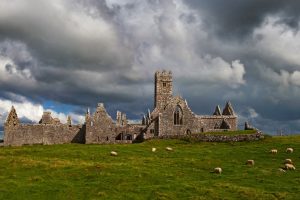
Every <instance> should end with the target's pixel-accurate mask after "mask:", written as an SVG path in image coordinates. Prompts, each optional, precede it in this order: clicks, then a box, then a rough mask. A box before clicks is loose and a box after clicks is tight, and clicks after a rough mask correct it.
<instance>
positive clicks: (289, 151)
mask: <svg viewBox="0 0 300 200" xmlns="http://www.w3.org/2000/svg"><path fill="white" fill-rule="evenodd" d="M286 152H287V153H293V152H294V149H293V148H286Z"/></svg>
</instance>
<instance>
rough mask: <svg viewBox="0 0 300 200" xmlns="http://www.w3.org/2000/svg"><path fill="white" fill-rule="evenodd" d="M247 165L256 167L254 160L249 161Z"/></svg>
mask: <svg viewBox="0 0 300 200" xmlns="http://www.w3.org/2000/svg"><path fill="white" fill-rule="evenodd" d="M246 165H251V166H253V165H254V160H247V162H246Z"/></svg>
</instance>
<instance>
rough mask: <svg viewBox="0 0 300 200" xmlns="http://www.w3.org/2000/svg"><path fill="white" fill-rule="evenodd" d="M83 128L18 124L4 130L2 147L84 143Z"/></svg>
mask: <svg viewBox="0 0 300 200" xmlns="http://www.w3.org/2000/svg"><path fill="white" fill-rule="evenodd" d="M84 128H85V127H84V126H82V125H74V126H68V125H65V124H60V125H52V124H35V125H31V124H20V125H17V126H15V127H9V128H6V129H5V131H4V146H22V145H32V144H44V145H51V144H64V143H85V134H84V133H85V130H84Z"/></svg>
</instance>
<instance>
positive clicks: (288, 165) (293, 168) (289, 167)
mask: <svg viewBox="0 0 300 200" xmlns="http://www.w3.org/2000/svg"><path fill="white" fill-rule="evenodd" d="M284 169H285V170H295V169H296V167H295V166H294V165H292V164H288V163H287V164H285V165H284Z"/></svg>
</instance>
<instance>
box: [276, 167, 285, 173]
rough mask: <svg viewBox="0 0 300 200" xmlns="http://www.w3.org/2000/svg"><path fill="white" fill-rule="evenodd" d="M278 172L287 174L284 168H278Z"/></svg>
mask: <svg viewBox="0 0 300 200" xmlns="http://www.w3.org/2000/svg"><path fill="white" fill-rule="evenodd" d="M278 171H280V172H283V173H285V172H286V171H285V170H284V169H282V168H278Z"/></svg>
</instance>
